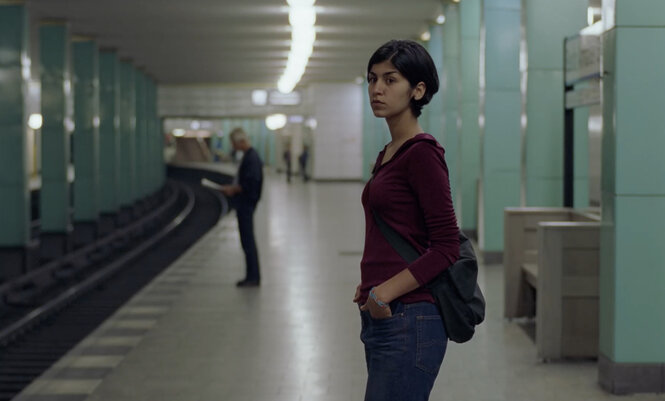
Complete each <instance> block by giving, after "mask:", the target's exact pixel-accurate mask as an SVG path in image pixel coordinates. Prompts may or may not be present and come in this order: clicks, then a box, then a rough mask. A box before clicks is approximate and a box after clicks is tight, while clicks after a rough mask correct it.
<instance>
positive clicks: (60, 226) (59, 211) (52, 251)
mask: <svg viewBox="0 0 665 401" xmlns="http://www.w3.org/2000/svg"><path fill="white" fill-rule="evenodd" d="M39 37H40V59H41V83H42V92H41V107H42V119H43V123H42V142H41V143H42V146H41V150H42V151H41V160H42V163H41V165H42V168H41V177H42V187H41V192H40V202H39V206H40V226H41V234H40V243H41V244H40V245H41V246H40V248H41V257H42V258H43V259H46V260H51V259H57V258H59V257H60V256H62V255H64V254H66V253H67V252H69V251H70V250H71V249H72V247H73V238H72V233H73V227H72V222H71V211H70V207H71V199H70V184H69V161H70V156H71V155H70V139H71V131H70V129H71V122H72V121H73V120H72V112H73V110H72V101H73V98H72V91H71V50H70V47H71V45H70V35H69V25H68V24H67V23H66V22H65V21H45V22H43V23H42V24H41V26H40V29H39ZM68 122H69V123H68Z"/></svg>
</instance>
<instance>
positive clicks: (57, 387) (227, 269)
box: [15, 174, 665, 401]
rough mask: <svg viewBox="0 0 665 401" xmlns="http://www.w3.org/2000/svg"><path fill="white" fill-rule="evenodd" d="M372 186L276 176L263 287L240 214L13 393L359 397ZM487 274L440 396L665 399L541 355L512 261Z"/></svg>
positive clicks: (274, 400)
mask: <svg viewBox="0 0 665 401" xmlns="http://www.w3.org/2000/svg"><path fill="white" fill-rule="evenodd" d="M362 188H363V186H362V184H360V183H318V182H309V183H307V184H305V183H303V182H302V181H301V180H299V179H293V180H292V183H291V184H287V183H286V179H285V177H284V176H278V175H270V174H269V175H268V176H267V177H266V183H265V186H264V195H263V199H262V201H261V203H260V204H259V207H258V210H257V214H256V217H255V229H256V233H257V242H258V247H259V254H260V260H261V268H262V286H261V287H260V288H244V289H239V288H236V287H235V282H236V281H237V280H239V279H241V278H242V276H243V274H244V258H243V253H242V249H241V247H240V240H239V236H238V233H237V224H236V221H235V216H234V215H233V213H232V214H230V215H228V216H226V217H224V218H222V220H220V222H219V223H218V224H217V225H216V227H215V228H213V229H212V230H211V231H210V232H208V234H207V235H206V236H205V237H203V238H202V239H201V240H200V241H199V242H198V243H196V245H195V246H193V247H192V248H190V249H189V250H188V251H187V252H186V253H185V254H184V255H182V257H180V259H179V260H177V261H176V262H175V263H173V264H172V265H171V266H170V267H169V268H168V269H167V270H166V271H165V272H164V273H162V274H161V275H160V276H159V277H158V278H157V279H155V280H154V281H153V282H152V283H151V284H150V285H148V286H147V287H146V288H144V289H143V290H142V291H141V292H140V293H138V294H137V295H136V296H135V297H134V298H133V299H132V300H130V301H129V302H128V303H127V304H126V305H125V306H124V307H122V308H121V309H120V310H118V311H117V312H116V313H115V314H114V315H113V316H112V317H111V318H110V319H109V320H107V321H106V322H105V323H104V324H103V325H101V326H100V327H99V328H98V329H97V330H96V331H95V332H94V333H93V334H92V335H90V336H89V337H87V338H86V339H85V340H84V341H82V342H81V343H80V344H79V345H78V346H77V347H76V348H75V349H74V350H72V351H71V352H70V353H69V354H67V355H66V356H65V357H63V358H62V359H61V360H60V361H59V362H58V363H57V364H56V365H55V366H53V367H52V368H51V369H50V370H49V371H48V372H46V373H45V374H44V375H43V376H42V377H41V378H40V379H38V380H36V381H35V382H33V384H32V385H30V386H29V387H28V388H26V389H25V390H24V391H23V393H21V394H20V395H19V396H18V397H17V398H15V399H16V400H20V401H37V400H39V401H46V400H53V401H56V400H57V401H81V400H89V401H119V400H128V401H129V400H130V401H134V400H136V401H139V400H140V401H148V400H150V401H170V400H173V401H176V400H177V401H199V400H200V401H208V400H210V401H213V400H224V401H227V400H228V401H264V400H265V401H298V400H303V401H304V400H316V401H333V400H334V401H349V400H362V398H363V393H364V384H365V380H366V370H365V366H364V355H363V348H362V344H361V343H360V339H359V333H360V318H359V316H358V311H357V307H356V306H355V305H354V304H353V303H352V301H351V300H352V298H353V294H354V291H355V286H356V285H357V284H358V282H359V278H360V273H359V261H360V258H361V252H362V248H363V233H364V219H363V217H362V216H363V214H362V206H361V203H360V195H361V191H362ZM480 282H481V286H482V287H483V290H484V292H485V295H486V298H487V305H488V310H487V318H486V321H485V323H483V324H482V325H481V326H480V327H479V329H478V332H477V334H476V336H475V337H474V339H473V340H472V341H471V342H470V343H467V344H461V345H460V344H454V343H449V346H448V352H447V355H446V358H445V360H444V364H443V367H442V370H441V372H440V374H439V378H438V380H437V382H436V385H435V388H434V390H433V393H432V396H431V398H430V399H431V400H442V401H443V400H446V401H453V400H455V401H458V400H473V401H501V400H510V401H577V400H579V401H595V400H611V399H617V400H638V401H652V400H653V401H655V400H665V395H652V394H651V395H650V394H640V395H633V396H627V397H619V396H612V395H610V394H608V393H605V392H604V391H603V390H602V389H601V388H600V387H599V385H598V384H597V374H598V373H597V372H598V370H597V365H596V362H595V361H570V362H557V363H542V362H539V361H538V360H537V358H536V347H535V345H534V343H533V342H532V340H531V339H530V338H529V335H528V334H527V332H526V331H525V330H523V329H522V328H521V327H520V326H519V325H518V324H516V323H512V322H507V321H505V320H504V319H503V317H502V316H503V273H502V266H500V265H483V266H481V269H480Z"/></svg>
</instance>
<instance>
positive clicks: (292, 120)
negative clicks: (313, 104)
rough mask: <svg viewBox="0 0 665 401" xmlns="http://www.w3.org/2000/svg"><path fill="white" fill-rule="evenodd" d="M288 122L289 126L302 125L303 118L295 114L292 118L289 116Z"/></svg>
mask: <svg viewBox="0 0 665 401" xmlns="http://www.w3.org/2000/svg"><path fill="white" fill-rule="evenodd" d="M288 121H289V123H291V124H302V122H303V121H305V117H303V116H301V115H298V114H296V115H293V116H289V118H288Z"/></svg>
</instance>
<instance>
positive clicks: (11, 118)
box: [0, 0, 33, 280]
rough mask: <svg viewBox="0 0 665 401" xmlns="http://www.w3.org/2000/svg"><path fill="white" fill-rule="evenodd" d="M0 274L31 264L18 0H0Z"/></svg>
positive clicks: (24, 63) (24, 22) (24, 46)
mask: <svg viewBox="0 0 665 401" xmlns="http://www.w3.org/2000/svg"><path fill="white" fill-rule="evenodd" d="M0 53H1V54H2V57H0V88H2V94H1V95H0V160H1V161H2V168H0V280H4V279H7V278H11V277H14V276H16V275H18V274H20V273H21V272H22V271H24V270H25V269H28V268H29V267H30V265H31V264H32V260H33V258H32V257H31V255H32V252H31V251H30V250H29V248H30V247H31V246H30V197H29V193H28V169H27V167H28V163H27V161H26V157H27V148H26V146H27V144H26V139H25V138H26V129H27V116H26V110H25V97H26V91H27V85H28V79H29V78H30V60H29V59H28V58H27V57H26V54H29V52H28V18H27V11H26V7H25V5H24V4H23V2H19V1H11V2H8V1H6V0H5V1H0Z"/></svg>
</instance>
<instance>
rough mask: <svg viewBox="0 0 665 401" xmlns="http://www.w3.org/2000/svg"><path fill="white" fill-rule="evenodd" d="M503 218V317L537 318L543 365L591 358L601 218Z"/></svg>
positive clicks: (564, 213)
mask: <svg viewBox="0 0 665 401" xmlns="http://www.w3.org/2000/svg"><path fill="white" fill-rule="evenodd" d="M504 216H505V223H504V224H505V227H504V230H505V234H504V235H505V236H504V288H505V298H504V316H505V317H506V318H509V319H513V318H519V317H533V316H535V317H536V344H537V348H538V356H539V357H540V358H542V359H560V358H567V357H594V356H596V355H597V348H598V265H599V244H600V217H599V216H598V215H597V214H594V213H593V210H589V211H578V210H573V209H568V208H507V209H506V210H505V212H504Z"/></svg>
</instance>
